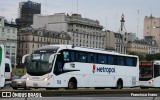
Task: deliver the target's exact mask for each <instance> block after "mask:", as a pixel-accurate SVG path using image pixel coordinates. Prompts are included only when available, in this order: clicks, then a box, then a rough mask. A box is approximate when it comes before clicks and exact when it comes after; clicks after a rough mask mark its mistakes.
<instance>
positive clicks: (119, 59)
mask: <svg viewBox="0 0 160 100" xmlns="http://www.w3.org/2000/svg"><path fill="white" fill-rule="evenodd" d="M124 60H125V58H124V57H123V56H118V65H125V64H124Z"/></svg>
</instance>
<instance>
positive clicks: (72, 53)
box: [70, 51, 75, 62]
mask: <svg viewBox="0 0 160 100" xmlns="http://www.w3.org/2000/svg"><path fill="white" fill-rule="evenodd" d="M70 60H71V62H74V61H75V54H74V51H70Z"/></svg>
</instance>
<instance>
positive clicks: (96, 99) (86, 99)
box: [1, 97, 160, 100]
mask: <svg viewBox="0 0 160 100" xmlns="http://www.w3.org/2000/svg"><path fill="white" fill-rule="evenodd" d="M1 100H160V97H155V98H154V97H44V98H8V99H7V98H1Z"/></svg>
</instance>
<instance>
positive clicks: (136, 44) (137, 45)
mask: <svg viewBox="0 0 160 100" xmlns="http://www.w3.org/2000/svg"><path fill="white" fill-rule="evenodd" d="M148 50H149V44H148V43H147V42H146V41H145V40H134V41H129V42H128V44H127V53H128V54H129V53H130V52H136V53H138V54H143V55H146V54H148Z"/></svg>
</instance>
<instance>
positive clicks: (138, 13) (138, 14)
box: [136, 10, 139, 37]
mask: <svg viewBox="0 0 160 100" xmlns="http://www.w3.org/2000/svg"><path fill="white" fill-rule="evenodd" d="M137 14H138V17H137V34H136V37H138V35H139V10H137Z"/></svg>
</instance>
